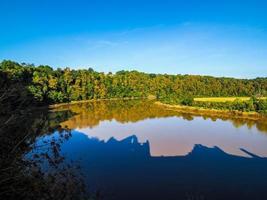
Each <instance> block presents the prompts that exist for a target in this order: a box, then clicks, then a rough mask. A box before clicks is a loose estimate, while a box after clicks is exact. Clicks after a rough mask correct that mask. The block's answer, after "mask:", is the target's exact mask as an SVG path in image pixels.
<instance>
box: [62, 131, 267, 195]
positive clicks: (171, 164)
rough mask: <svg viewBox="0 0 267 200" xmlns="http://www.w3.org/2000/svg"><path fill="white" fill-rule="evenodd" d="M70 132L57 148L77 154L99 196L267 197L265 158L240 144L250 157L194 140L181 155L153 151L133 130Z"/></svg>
mask: <svg viewBox="0 0 267 200" xmlns="http://www.w3.org/2000/svg"><path fill="white" fill-rule="evenodd" d="M72 134H73V138H72V139H71V140H70V141H69V142H68V144H66V145H65V146H64V145H63V147H62V150H63V152H64V153H65V154H66V156H67V157H68V158H72V159H73V158H76V159H80V162H81V167H82V169H83V170H84V174H86V179H87V184H88V185H90V190H94V189H100V191H101V193H102V196H103V199H119V200H125V199H127V200H131V199H132V200H136V199H139V200H140V199H154V200H155V199H173V200H177V199H188V200H189V199H190V200H191V199H192V200H193V199H221V200H227V199H235V200H237V199H242V200H244V199H267V190H266V186H267V170H266V169H267V158H261V157H259V156H257V155H254V154H252V153H250V152H248V151H246V150H244V149H242V151H244V152H245V153H247V155H248V156H251V157H240V156H234V155H229V154H227V153H225V152H224V151H222V150H221V149H220V148H218V147H213V148H208V147H205V146H202V145H199V144H197V145H195V146H194V148H193V150H192V151H191V152H190V153H189V154H188V155H185V156H174V157H152V156H151V155H150V149H149V142H148V141H147V142H145V143H143V144H141V143H139V142H138V139H137V137H136V136H135V135H133V136H130V137H127V138H125V139H124V140H121V141H117V140H116V139H114V138H111V139H109V140H108V141H107V142H104V141H99V140H98V139H96V138H88V137H87V136H86V135H84V134H82V133H79V132H75V131H72ZM79 156H80V157H79ZM77 157H79V158H77Z"/></svg>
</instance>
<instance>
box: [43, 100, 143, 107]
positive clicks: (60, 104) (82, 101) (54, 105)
mask: <svg viewBox="0 0 267 200" xmlns="http://www.w3.org/2000/svg"><path fill="white" fill-rule="evenodd" d="M138 99H147V98H145V97H124V98H110V99H88V100H80V101H71V102H67V103H56V104H51V105H49V106H48V107H49V108H57V107H60V106H67V105H74V104H79V103H88V102H96V101H118V100H138Z"/></svg>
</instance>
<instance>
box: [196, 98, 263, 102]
mask: <svg viewBox="0 0 267 200" xmlns="http://www.w3.org/2000/svg"><path fill="white" fill-rule="evenodd" d="M236 99H238V100H240V101H248V100H249V99H250V97H201V98H194V101H206V102H227V101H230V102H233V101H234V100H236ZM260 99H266V97H260Z"/></svg>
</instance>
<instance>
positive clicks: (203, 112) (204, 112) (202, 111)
mask: <svg viewBox="0 0 267 200" xmlns="http://www.w3.org/2000/svg"><path fill="white" fill-rule="evenodd" d="M141 99H147V100H151V99H150V98H145V97H125V98H110V99H88V100H80V101H71V102H68V103H57V104H51V105H49V109H54V108H58V107H61V106H68V105H75V104H80V103H88V102H97V101H118V100H141ZM154 104H155V105H158V106H162V107H165V108H166V109H168V110H174V111H178V112H180V113H184V114H192V115H196V116H208V117H227V118H233V119H248V120H253V121H259V120H267V116H266V115H263V114H260V113H258V112H243V111H237V110H218V109H207V108H201V107H194V106H183V105H171V104H165V103H161V102H160V101H155V102H154Z"/></svg>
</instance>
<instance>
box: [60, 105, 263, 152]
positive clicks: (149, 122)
mask: <svg viewBox="0 0 267 200" xmlns="http://www.w3.org/2000/svg"><path fill="white" fill-rule="evenodd" d="M64 109H69V110H71V111H72V112H74V113H76V115H74V116H73V117H71V118H70V119H69V120H67V121H65V122H63V123H61V125H62V126H67V127H69V128H71V129H76V130H79V131H81V132H83V133H85V134H87V135H88V137H97V138H99V139H101V140H104V141H107V140H109V138H111V137H114V138H116V139H118V140H122V139H123V138H125V137H128V136H130V135H132V134H136V135H137V137H138V138H139V140H140V141H141V142H145V141H146V140H149V142H150V152H151V155H153V156H161V155H163V156H175V155H186V154H187V153H188V152H190V151H192V149H193V147H194V144H202V145H205V146H208V147H213V146H218V147H220V148H221V149H223V150H224V151H225V152H227V153H229V154H233V155H239V156H246V157H248V156H249V155H247V154H246V153H244V152H243V151H241V150H240V148H244V149H247V150H248V151H251V152H253V153H256V154H258V155H260V156H265V157H267V145H266V144H267V134H266V132H267V122H266V121H261V120H245V119H236V118H232V119H231V118H226V117H225V116H216V117H215V116H196V115H195V116H194V115H189V114H185V113H179V112H177V111H174V110H167V109H166V108H164V107H161V106H158V105H155V104H154V102H153V101H140V100H139V101H138V100H130V101H129V100H128V101H118V100H117V101H96V102H90V103H83V104H75V105H70V106H63V107H61V108H59V109H58V110H64Z"/></svg>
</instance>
